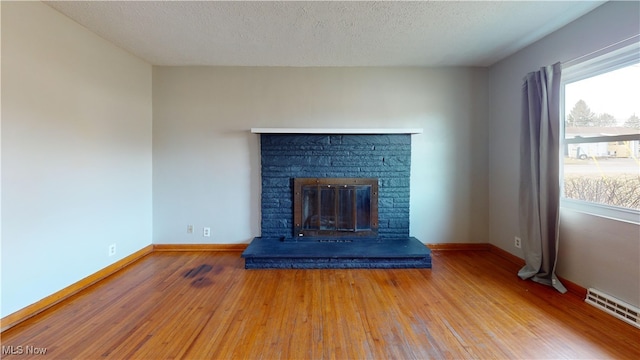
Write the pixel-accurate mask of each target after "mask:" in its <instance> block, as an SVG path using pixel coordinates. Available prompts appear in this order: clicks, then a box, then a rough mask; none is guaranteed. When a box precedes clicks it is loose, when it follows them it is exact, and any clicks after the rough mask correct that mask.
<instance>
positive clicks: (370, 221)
mask: <svg viewBox="0 0 640 360" xmlns="http://www.w3.org/2000/svg"><path fill="white" fill-rule="evenodd" d="M267 130H268V129H267ZM258 133H260V152H261V157H260V158H261V230H262V234H261V236H259V237H256V238H254V240H253V241H252V242H251V244H249V246H248V247H247V249H246V250H245V251H244V252H243V253H242V257H243V258H244V259H245V268H247V269H293V268H295V269H318V268H321V269H322V268H430V267H431V256H430V252H429V249H428V248H427V247H425V246H424V244H423V243H422V242H420V241H419V240H417V239H416V238H414V237H411V236H410V235H409V204H410V197H409V196H410V188H409V187H410V174H411V133H399V132H397V133H379V132H375V133H362V134H358V133H346V134H340V133H332V132H328V133H325V132H315V133H304V132H303V133H301V132H292V133H280V132H269V131H267V132H258Z"/></svg>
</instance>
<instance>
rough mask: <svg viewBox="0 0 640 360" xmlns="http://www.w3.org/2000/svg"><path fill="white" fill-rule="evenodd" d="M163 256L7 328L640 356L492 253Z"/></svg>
mask: <svg viewBox="0 0 640 360" xmlns="http://www.w3.org/2000/svg"><path fill="white" fill-rule="evenodd" d="M239 255H240V254H239V252H224V253H221V252H208V251H202V252H172V251H167V252H158V253H153V254H151V255H149V256H147V257H145V258H144V259H142V260H141V261H139V262H137V263H135V264H133V265H131V266H129V267H127V268H126V269H123V270H122V271H120V272H118V273H116V274H114V275H112V276H110V277H109V278H107V279H105V280H104V281H102V282H100V283H98V284H95V285H93V286H91V287H90V288H88V289H87V290H85V291H83V292H81V293H78V294H77V295H74V296H73V297H72V298H70V299H68V300H66V301H64V302H62V303H60V304H57V305H55V306H54V307H52V308H50V309H48V310H46V311H44V312H43V313H41V314H39V315H37V316H35V317H33V318H32V319H29V320H27V321H25V322H24V323H22V324H19V325H17V326H15V327H13V328H11V329H9V330H8V331H5V332H3V333H2V335H1V340H2V346H3V354H2V358H3V359H17V358H19V359H28V358H40V359H41V358H43V357H42V356H41V355H35V354H31V355H29V354H24V353H23V354H21V355H18V354H15V355H11V354H9V351H8V350H5V349H11V348H9V346H13V349H18V347H19V346H22V347H23V348H22V349H25V347H26V346H34V347H38V348H46V349H47V358H63V359H66V358H78V359H238V358H242V359H324V358H326V359H379V358H399V359H410V358H411V359H425V358H433V359H485V358H500V359H503V358H532V359H535V358H556V359H557V358H565V359H574V358H590V359H610V358H616V359H638V358H640V341H639V340H640V330H639V329H636V328H634V327H632V326H630V325H628V324H626V323H624V322H622V321H620V320H617V319H615V318H613V317H611V316H609V315H608V314H605V313H603V312H602V311H599V310H597V309H595V308H593V307H591V306H589V305H587V304H586V303H585V302H584V301H583V299H579V298H577V297H575V296H573V295H571V294H564V295H562V294H559V293H557V292H556V291H555V290H553V289H551V288H548V287H545V286H542V285H539V284H536V283H533V282H530V281H522V280H520V279H519V278H518V277H517V276H516V272H517V270H518V269H517V266H516V265H514V264H512V263H510V262H508V261H506V260H504V259H502V258H500V257H498V256H496V255H495V254H492V253H491V252H489V251H484V250H483V251H477V250H476V251H446V252H438V251H434V252H433V269H396V270H379V269H378V270H364V269H349V270H339V269H326V270H301V269H299V270H245V269H244V267H243V261H242V259H241V258H240V256H239Z"/></svg>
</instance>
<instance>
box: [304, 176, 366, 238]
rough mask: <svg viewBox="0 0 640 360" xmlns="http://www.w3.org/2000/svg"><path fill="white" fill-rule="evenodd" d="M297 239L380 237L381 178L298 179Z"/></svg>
mask: <svg viewBox="0 0 640 360" xmlns="http://www.w3.org/2000/svg"><path fill="white" fill-rule="evenodd" d="M293 204H294V209H293V224H294V226H293V232H294V234H293V235H294V237H297V238H298V239H299V238H302V237H317V236H321V237H325V238H326V237H353V236H356V237H357V236H370V237H371V236H377V235H378V179H375V178H366V179H363V178H296V179H294V185H293Z"/></svg>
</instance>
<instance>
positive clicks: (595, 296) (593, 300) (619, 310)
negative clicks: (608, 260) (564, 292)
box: [584, 288, 640, 329]
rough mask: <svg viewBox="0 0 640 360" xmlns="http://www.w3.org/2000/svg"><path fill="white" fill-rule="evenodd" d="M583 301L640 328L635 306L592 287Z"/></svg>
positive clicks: (637, 310) (638, 311) (639, 312)
mask: <svg viewBox="0 0 640 360" xmlns="http://www.w3.org/2000/svg"><path fill="white" fill-rule="evenodd" d="M584 301H585V302H587V303H588V304H591V305H593V306H595V307H597V308H598V309H600V310H604V311H606V312H608V313H609V314H611V315H613V316H615V317H617V318H618V319H620V320H622V321H624V322H627V323H629V324H631V325H633V326H635V327H637V328H639V329H640V309H638V308H637V307H635V306H633V305H631V304H627V303H625V302H624V301H622V300H620V299H616V298H614V297H613V296H611V295H607V294H605V293H603V292H602V291H599V290H596V289H593V288H589V289H588V290H587V298H586V299H584Z"/></svg>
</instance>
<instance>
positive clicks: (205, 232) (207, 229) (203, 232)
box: [202, 228, 211, 237]
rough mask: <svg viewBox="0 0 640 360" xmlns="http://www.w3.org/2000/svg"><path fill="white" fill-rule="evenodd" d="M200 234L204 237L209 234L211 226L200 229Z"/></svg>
mask: <svg viewBox="0 0 640 360" xmlns="http://www.w3.org/2000/svg"><path fill="white" fill-rule="evenodd" d="M202 236H205V237H209V236H211V228H204V229H203V231H202Z"/></svg>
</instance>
